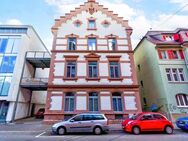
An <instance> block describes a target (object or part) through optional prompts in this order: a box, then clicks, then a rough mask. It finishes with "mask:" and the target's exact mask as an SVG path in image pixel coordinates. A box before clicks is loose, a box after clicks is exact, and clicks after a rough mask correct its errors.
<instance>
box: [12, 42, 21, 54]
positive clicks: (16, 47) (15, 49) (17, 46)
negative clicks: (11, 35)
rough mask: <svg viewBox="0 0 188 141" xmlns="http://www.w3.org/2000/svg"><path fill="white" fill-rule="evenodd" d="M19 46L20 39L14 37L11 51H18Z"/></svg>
mask: <svg viewBox="0 0 188 141" xmlns="http://www.w3.org/2000/svg"><path fill="white" fill-rule="evenodd" d="M19 47H20V39H15V40H14V46H13V50H12V53H18V51H19Z"/></svg>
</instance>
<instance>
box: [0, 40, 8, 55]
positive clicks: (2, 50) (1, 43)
mask: <svg viewBox="0 0 188 141" xmlns="http://www.w3.org/2000/svg"><path fill="white" fill-rule="evenodd" d="M7 42H8V39H1V41H0V53H5V50H6V46H7Z"/></svg>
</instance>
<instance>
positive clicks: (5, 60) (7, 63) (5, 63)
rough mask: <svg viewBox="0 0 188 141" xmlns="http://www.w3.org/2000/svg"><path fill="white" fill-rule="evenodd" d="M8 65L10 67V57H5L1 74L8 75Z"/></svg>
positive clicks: (0, 69)
mask: <svg viewBox="0 0 188 141" xmlns="http://www.w3.org/2000/svg"><path fill="white" fill-rule="evenodd" d="M8 65H9V57H8V56H4V57H3V61H2V64H1V68H0V72H1V73H6V72H7V69H8Z"/></svg>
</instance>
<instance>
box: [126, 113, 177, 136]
mask: <svg viewBox="0 0 188 141" xmlns="http://www.w3.org/2000/svg"><path fill="white" fill-rule="evenodd" d="M122 128H123V130H124V131H125V132H131V133H134V134H136V135H138V134H140V133H141V132H145V131H164V132H166V133H167V134H172V133H173V130H174V127H173V125H172V123H171V122H170V121H169V120H168V119H167V118H166V117H165V116H164V115H162V114H160V113H154V112H143V113H139V114H137V115H134V116H133V117H132V118H130V119H127V120H124V121H123V122H122Z"/></svg>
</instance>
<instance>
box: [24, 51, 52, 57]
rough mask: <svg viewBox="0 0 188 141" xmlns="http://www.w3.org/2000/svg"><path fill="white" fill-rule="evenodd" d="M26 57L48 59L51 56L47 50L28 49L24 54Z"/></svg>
mask: <svg viewBox="0 0 188 141" xmlns="http://www.w3.org/2000/svg"><path fill="white" fill-rule="evenodd" d="M26 58H43V59H49V58H51V56H50V54H49V52H45V51H28V52H27V54H26Z"/></svg>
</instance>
